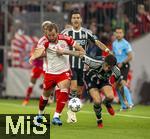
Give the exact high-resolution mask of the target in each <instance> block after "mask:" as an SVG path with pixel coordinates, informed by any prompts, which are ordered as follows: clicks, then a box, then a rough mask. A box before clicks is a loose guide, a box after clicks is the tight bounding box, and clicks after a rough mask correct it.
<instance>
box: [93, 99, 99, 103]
mask: <svg viewBox="0 0 150 139" xmlns="http://www.w3.org/2000/svg"><path fill="white" fill-rule="evenodd" d="M93 102H94V104H101V99H100V98H93Z"/></svg>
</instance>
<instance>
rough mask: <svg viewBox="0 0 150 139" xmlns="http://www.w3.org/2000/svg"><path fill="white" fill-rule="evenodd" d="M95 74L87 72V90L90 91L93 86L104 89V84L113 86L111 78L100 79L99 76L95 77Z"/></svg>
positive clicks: (85, 79) (85, 78)
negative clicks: (110, 81)
mask: <svg viewBox="0 0 150 139" xmlns="http://www.w3.org/2000/svg"><path fill="white" fill-rule="evenodd" d="M92 76H93V74H89V75H88V76H87V75H86V74H85V77H84V81H85V83H86V87H87V90H88V91H89V90H90V89H91V88H97V89H102V88H103V87H104V86H107V85H109V86H111V84H110V83H109V80H100V79H99V78H98V77H95V78H93V77H92Z"/></svg>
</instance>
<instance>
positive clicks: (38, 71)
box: [31, 67, 44, 78]
mask: <svg viewBox="0 0 150 139" xmlns="http://www.w3.org/2000/svg"><path fill="white" fill-rule="evenodd" d="M41 74H44V71H43V69H41V68H38V67H33V68H32V73H31V76H32V78H39V77H40V76H41Z"/></svg>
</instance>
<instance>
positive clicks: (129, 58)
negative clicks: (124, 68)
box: [123, 52, 133, 63]
mask: <svg viewBox="0 0 150 139" xmlns="http://www.w3.org/2000/svg"><path fill="white" fill-rule="evenodd" d="M132 59H133V55H132V52H129V53H128V57H127V59H126V60H125V61H123V63H128V62H130V61H131V60H132Z"/></svg>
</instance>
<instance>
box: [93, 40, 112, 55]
mask: <svg viewBox="0 0 150 139" xmlns="http://www.w3.org/2000/svg"><path fill="white" fill-rule="evenodd" d="M95 44H96V45H97V46H98V47H99V48H100V49H101V50H103V51H105V52H109V54H113V53H112V52H111V51H110V50H109V49H108V48H107V46H106V45H105V44H103V43H102V42H101V41H99V40H95Z"/></svg>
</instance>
